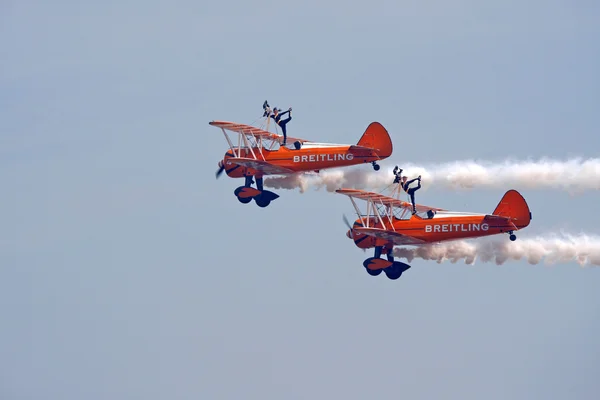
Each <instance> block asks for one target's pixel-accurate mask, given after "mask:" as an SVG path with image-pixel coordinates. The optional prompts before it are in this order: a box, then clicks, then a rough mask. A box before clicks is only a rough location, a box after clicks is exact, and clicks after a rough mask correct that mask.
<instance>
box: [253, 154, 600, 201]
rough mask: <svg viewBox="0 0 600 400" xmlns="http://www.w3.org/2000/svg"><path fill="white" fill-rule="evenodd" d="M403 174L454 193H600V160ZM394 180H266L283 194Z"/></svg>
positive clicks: (473, 164) (380, 175) (372, 174)
mask: <svg viewBox="0 0 600 400" xmlns="http://www.w3.org/2000/svg"><path fill="white" fill-rule="evenodd" d="M400 167H401V168H403V169H404V173H403V175H407V176H408V177H409V179H410V178H413V177H417V176H418V175H421V176H422V178H423V182H422V183H423V189H425V190H426V189H427V187H432V186H435V187H444V188H449V189H455V190H456V189H471V188H475V187H488V188H502V189H504V188H507V187H511V188H515V186H516V187H520V188H529V189H536V188H540V189H541V188H550V189H561V190H565V191H568V192H571V193H580V192H583V191H586V190H598V189H600V159H598V158H590V159H586V160H584V159H581V158H574V159H571V160H566V161H559V160H553V159H540V160H538V161H512V160H506V161H504V162H500V163H492V162H487V161H456V162H453V163H445V164H432V165H425V166H417V165H412V164H409V165H400ZM392 181H393V175H392V167H384V166H382V168H381V170H379V171H374V170H372V169H370V168H369V169H368V170H365V169H352V168H338V169H332V170H324V171H321V172H320V173H319V174H312V175H292V176H287V177H279V178H266V179H265V181H264V183H265V186H269V187H274V188H280V189H281V188H283V189H296V188H299V189H300V191H301V192H304V191H306V190H307V189H308V188H309V187H312V188H315V189H320V188H323V187H325V188H326V190H327V191H330V192H333V191H335V190H336V189H339V188H342V187H347V188H354V189H365V190H379V189H381V188H382V187H385V186H387V185H389V184H391V183H392Z"/></svg>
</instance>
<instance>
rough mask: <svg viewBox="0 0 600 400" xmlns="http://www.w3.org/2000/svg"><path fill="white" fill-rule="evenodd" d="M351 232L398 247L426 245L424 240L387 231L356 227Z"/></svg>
mask: <svg viewBox="0 0 600 400" xmlns="http://www.w3.org/2000/svg"><path fill="white" fill-rule="evenodd" d="M352 230H354V231H355V232H357V233H362V234H364V235H369V236H374V237H376V238H380V239H384V240H389V241H390V242H392V243H394V244H395V245H398V246H402V245H409V244H414V245H418V244H425V243H426V242H425V241H424V240H421V239H417V238H414V237H412V236H408V235H403V234H401V233H398V232H394V231H389V230H385V229H380V228H366V227H356V228H352Z"/></svg>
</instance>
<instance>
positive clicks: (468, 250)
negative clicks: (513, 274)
mask: <svg viewBox="0 0 600 400" xmlns="http://www.w3.org/2000/svg"><path fill="white" fill-rule="evenodd" d="M503 239H504V240H497V239H494V240H489V241H486V240H483V239H479V240H478V241H465V240H461V241H453V242H445V243H440V244H428V245H425V246H419V247H414V248H405V247H403V248H400V247H398V248H395V249H394V256H395V257H399V258H405V259H407V260H408V262H411V261H412V260H413V259H415V258H421V259H423V260H433V261H437V262H438V263H442V262H444V261H450V262H451V263H456V262H458V261H461V260H464V262H465V264H475V262H476V261H480V262H494V263H496V265H502V264H504V263H505V262H506V261H508V260H526V261H527V262H529V264H532V265H534V264H539V263H541V262H544V263H545V264H559V263H568V262H572V261H575V262H577V263H578V264H579V265H581V266H582V267H585V266H600V237H598V236H589V235H585V234H581V235H578V236H573V235H567V234H563V235H556V236H546V237H542V236H540V237H535V238H525V239H522V238H519V239H517V240H516V241H515V242H510V241H508V240H506V238H503Z"/></svg>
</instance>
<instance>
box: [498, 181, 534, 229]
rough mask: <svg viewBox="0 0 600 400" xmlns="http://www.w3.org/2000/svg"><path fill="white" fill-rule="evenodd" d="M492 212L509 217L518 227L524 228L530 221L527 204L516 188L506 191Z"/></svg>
mask: <svg viewBox="0 0 600 400" xmlns="http://www.w3.org/2000/svg"><path fill="white" fill-rule="evenodd" d="M492 214H493V215H498V216H501V217H507V218H510V219H511V220H512V222H513V223H514V224H515V225H516V227H517V228H519V229H521V228H525V227H526V226H527V225H529V222H530V221H531V211H529V206H528V205H527V202H526V201H525V199H524V198H523V196H521V193H519V192H517V191H516V190H509V191H508V192H506V193H505V194H504V196H503V197H502V199H501V200H500V203H498V206H497V207H496V209H495V210H494V212H493V213H492Z"/></svg>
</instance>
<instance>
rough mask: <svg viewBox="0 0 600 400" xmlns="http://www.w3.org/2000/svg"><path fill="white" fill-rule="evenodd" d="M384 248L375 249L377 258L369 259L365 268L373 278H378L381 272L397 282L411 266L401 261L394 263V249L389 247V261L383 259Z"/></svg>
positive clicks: (364, 263)
mask: <svg viewBox="0 0 600 400" xmlns="http://www.w3.org/2000/svg"><path fill="white" fill-rule="evenodd" d="M383 249H384V247H383V246H377V247H375V257H370V258H367V259H366V260H365V261H364V262H363V266H364V267H365V269H366V270H367V273H368V274H369V275H371V276H378V275H379V274H381V271H383V272H385V276H387V278H388V279H391V280H396V279H398V278H400V276H402V273H403V272H404V271H406V270H408V269H409V268H410V265H408V264H405V263H403V262H400V261H394V253H393V247H392V246H389V247H388V248H387V251H386V256H387V260H384V259H382V258H381V253H382V252H383Z"/></svg>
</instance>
